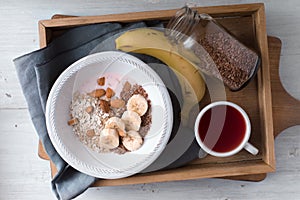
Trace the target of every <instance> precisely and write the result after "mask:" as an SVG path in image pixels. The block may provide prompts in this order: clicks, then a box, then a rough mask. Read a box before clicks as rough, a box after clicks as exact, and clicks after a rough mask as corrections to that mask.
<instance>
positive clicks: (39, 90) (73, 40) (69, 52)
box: [14, 21, 199, 200]
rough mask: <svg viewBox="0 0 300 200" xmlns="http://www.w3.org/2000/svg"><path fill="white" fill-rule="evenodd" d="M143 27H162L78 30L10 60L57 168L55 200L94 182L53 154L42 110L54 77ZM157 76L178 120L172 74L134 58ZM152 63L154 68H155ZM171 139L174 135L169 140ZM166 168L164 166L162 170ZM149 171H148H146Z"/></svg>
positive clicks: (191, 153) (190, 154)
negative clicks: (126, 33)
mask: <svg viewBox="0 0 300 200" xmlns="http://www.w3.org/2000/svg"><path fill="white" fill-rule="evenodd" d="M146 26H151V27H152V26H158V27H159V26H162V24H161V23H160V22H157V21H149V22H146V23H145V22H138V23H129V24H119V23H102V24H94V25H87V26H81V27H77V28H73V29H70V30H69V31H67V32H66V33H65V34H63V35H61V36H60V37H58V38H57V39H55V40H54V41H52V42H51V43H50V44H49V45H48V46H47V47H46V48H43V49H40V50H37V51H35V52H32V53H29V54H26V55H24V56H21V57H18V58H16V59H15V60H14V64H15V66H16V71H17V74H18V78H19V81H20V84H21V87H22V90H23V93H24V96H25V99H26V101H27V104H28V110H29V113H30V116H31V119H32V122H33V124H34V127H35V129H36V132H37V133H38V136H39V138H40V140H41V141H42V143H43V146H44V148H45V151H46V152H47V154H48V156H49V158H50V159H51V161H52V162H53V163H54V164H55V166H56V168H57V171H58V172H57V174H56V175H55V177H54V178H53V180H52V182H51V183H52V189H53V191H54V193H55V195H56V197H57V199H62V200H66V199H72V198H74V197H76V196H78V195H79V194H81V193H82V192H84V191H85V190H86V189H87V188H88V187H89V186H90V185H92V184H93V183H94V182H95V181H96V178H95V177H91V176H89V175H86V174H84V173H81V172H79V171H77V170H75V169H74V168H72V167H71V166H69V165H68V164H67V163H66V162H65V161H64V160H63V159H62V158H61V157H60V156H59V154H58V153H57V152H56V150H55V149H54V147H53V145H52V143H51V141H50V138H49V136H48V133H47V129H46V123H45V106H46V101H47V97H48V94H49V92H50V90H51V87H52V85H53V84H54V82H55V80H56V79H57V77H58V76H59V75H60V74H61V73H62V72H63V71H64V70H65V69H66V68H67V67H68V66H69V65H70V64H72V63H73V62H75V61H76V60H78V59H80V58H82V57H84V56H86V55H88V54H90V53H93V52H98V51H104V50H113V49H114V46H112V42H111V41H114V38H115V37H116V36H118V35H119V34H120V33H122V32H124V31H126V30H129V29H134V28H140V27H146ZM135 56H137V57H139V58H140V59H141V60H143V61H144V62H146V63H151V65H150V66H151V67H152V68H153V69H154V70H155V71H156V72H157V73H158V74H159V75H160V76H161V78H162V79H163V81H164V83H165V84H166V86H167V87H168V90H169V93H170V96H171V100H172V103H173V104H176V103H177V104H176V105H178V106H175V107H174V108H175V109H174V111H173V112H174V113H173V114H174V116H179V113H180V105H181V103H182V101H183V97H182V94H181V91H180V90H179V89H178V88H180V85H178V84H179V83H178V81H177V80H176V78H174V77H176V76H175V75H174V73H172V72H171V70H169V69H168V68H167V67H165V68H163V67H161V66H159V65H160V62H159V61H158V60H156V59H154V58H152V57H149V56H143V55H139V54H136V55H135ZM155 63H156V64H155ZM179 123H180V119H179V117H178V118H175V120H174V125H173V131H172V134H176V132H177V130H175V129H176V127H177V128H178V124H179ZM171 138H174V135H173V136H171ZM198 150H199V148H198V146H197V145H196V143H195V141H194V142H193V143H192V145H191V146H190V147H189V148H188V149H187V151H186V152H183V155H182V156H181V157H180V159H178V162H177V161H175V162H172V164H171V163H170V164H171V165H170V166H169V167H168V168H170V167H172V168H173V167H178V166H181V165H183V164H185V163H186V162H189V161H190V160H192V159H195V158H196V157H197V154H198V153H197V151H198ZM164 167H167V166H164ZM148 171H151V170H148Z"/></svg>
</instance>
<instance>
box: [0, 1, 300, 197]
mask: <svg viewBox="0 0 300 200" xmlns="http://www.w3.org/2000/svg"><path fill="white" fill-rule="evenodd" d="M185 2H186V1H183V0H179V1H171V0H165V1H160V0H143V1H140V0H139V1H137V0H132V1H120V2H118V3H117V4H116V3H115V2H114V1H110V0H103V1H96V0H91V1H88V2H86V1H80V0H72V1H71V0H65V1H38V0H28V1H24V2H23V1H18V2H17V1H10V0H3V1H1V3H0V5H1V6H0V12H1V14H2V16H5V17H2V18H1V19H0V24H1V26H2V27H4V28H2V29H0V44H1V45H0V53H1V58H0V59H1V64H0V95H1V98H0V133H1V134H0V141H1V147H0V148H1V150H0V175H1V182H0V199H8V200H10V199H21V200H22V199H45V200H48V199H49V200H50V199H55V197H54V195H53V193H52V192H51V187H50V175H49V171H50V169H49V164H48V162H44V161H42V160H40V159H38V157H37V155H36V154H37V149H36V146H37V140H38V138H37V136H36V134H35V131H34V128H33V126H32V124H31V121H30V117H29V114H28V111H27V105H26V102H25V100H24V97H23V95H22V93H21V89H20V86H19V83H18V80H17V77H16V73H15V71H14V66H13V65H12V59H13V58H15V57H17V56H20V55H22V54H25V53H28V52H31V51H33V50H36V49H38V48H39V39H38V31H37V30H38V29H37V28H38V27H37V21H38V20H41V19H47V18H49V17H51V16H52V15H53V14H54V13H62V14H70V15H103V14H113V13H126V12H134V11H144V10H164V9H175V8H179V7H181V6H182V5H183V4H185ZM251 2H255V1H251V0H242V1H240V0H225V1H224V0H213V1H197V2H196V3H195V4H198V5H201V6H210V5H222V4H234V3H251ZM261 2H265V3H266V4H265V6H266V11H267V12H266V15H267V21H266V22H267V23H266V24H267V32H268V34H270V35H275V36H278V37H279V38H280V39H281V40H282V41H283V46H282V52H281V59H280V66H281V68H280V70H279V71H278V73H279V74H280V79H281V82H282V83H283V85H284V89H286V90H287V91H288V92H289V93H290V94H292V95H293V96H294V97H296V98H298V99H300V82H299V80H298V79H299V75H300V70H299V64H298V63H299V55H300V43H299V39H298V36H299V35H300V16H299V12H300V2H299V1H297V0H287V1H284V2H282V1H267V0H262V1H261ZM273 100H274V99H273ZM274 101H275V100H274ZM279 101H280V100H279ZM280 102H281V103H282V104H284V106H285V108H284V109H282V110H281V112H284V113H286V114H287V116H285V117H284V118H282V119H279V120H284V121H286V122H285V123H286V125H294V124H297V121H296V120H295V119H294V118H291V117H290V114H291V113H295V112H296V111H297V110H294V109H290V107H291V105H295V104H296V103H297V101H290V102H282V101H280ZM279 111H280V110H277V111H276V112H279ZM298 113H299V112H298ZM275 114H276V113H275ZM298 119H299V118H298ZM274 128H275V130H276V124H275V127H274ZM283 128H284V127H278V129H277V130H280V131H281V130H282V129H283ZM299 132H300V128H299V126H297V127H291V128H289V129H286V130H284V131H283V132H282V134H280V135H279V136H278V138H277V139H276V142H275V153H276V160H277V171H276V173H272V174H269V175H268V176H267V178H266V179H265V180H264V181H262V182H260V183H251V182H243V181H231V180H223V179H201V180H193V181H177V182H168V183H153V184H137V185H129V186H118V187H103V188H97V187H96V188H92V189H89V190H88V191H86V192H85V193H84V194H83V195H81V196H80V197H78V198H77V199H99V198H100V197H101V198H103V199H107V200H110V199H121V198H124V197H126V198H128V199H132V200H136V199H148V198H151V199H184V198H189V199H222V200H224V199H246V200H248V199H272V200H273V199H275V200H276V199H300V191H299V184H300V174H299V171H300V153H299V149H300V135H299Z"/></svg>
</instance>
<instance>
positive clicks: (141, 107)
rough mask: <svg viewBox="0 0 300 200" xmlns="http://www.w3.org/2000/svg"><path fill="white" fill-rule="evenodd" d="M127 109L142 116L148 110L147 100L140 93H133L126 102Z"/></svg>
mask: <svg viewBox="0 0 300 200" xmlns="http://www.w3.org/2000/svg"><path fill="white" fill-rule="evenodd" d="M126 107H127V110H130V111H134V112H136V113H137V114H139V115H140V116H143V115H144V114H145V113H146V112H147V110H148V102H147V100H146V99H145V98H144V97H143V96H142V95H140V94H135V95H133V96H132V97H130V99H129V100H128V102H127V105H126Z"/></svg>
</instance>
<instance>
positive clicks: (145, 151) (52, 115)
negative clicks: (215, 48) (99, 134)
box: [46, 51, 173, 179]
mask: <svg viewBox="0 0 300 200" xmlns="http://www.w3.org/2000/svg"><path fill="white" fill-rule="evenodd" d="M79 72H80V73H79ZM101 76H113V77H114V78H115V80H114V81H112V82H111V83H110V85H112V84H116V83H118V81H121V82H122V81H126V80H131V81H134V82H136V83H138V84H140V85H142V86H143V88H144V89H145V90H146V92H147V93H148V95H149V96H148V97H149V99H150V100H151V106H152V125H151V128H150V130H149V132H148V134H147V135H146V137H145V139H144V144H143V145H142V147H141V148H140V149H138V150H137V151H133V152H128V153H125V154H123V155H119V154H116V153H97V152H95V151H93V150H91V149H90V148H88V147H87V146H85V145H84V144H83V143H82V142H80V141H79V139H78V138H77V137H76V136H75V134H74V133H73V131H72V127H71V126H68V124H67V121H68V120H69V114H70V111H69V107H70V104H71V100H72V94H73V91H81V92H84V91H87V90H88V89H90V88H91V87H94V86H93V84H92V83H91V80H93V82H96V79H97V78H98V77H101ZM109 80H113V78H110V79H109ZM114 87H115V88H118V86H117V85H115V86H114ZM116 90H117V89H116ZM116 92H117V91H116ZM46 123H47V129H48V133H49V137H50V139H51V141H52V143H53V145H54V147H55V149H56V150H57V152H58V153H59V154H60V156H61V157H62V158H63V159H64V160H65V161H66V162H67V163H68V164H70V165H71V166H72V167H74V168H75V169H77V170H79V171H81V172H83V173H86V174H88V175H91V176H95V177H98V178H106V179H115V178H122V177H127V176H130V175H133V174H135V173H138V172H140V171H142V170H143V169H145V168H146V167H147V166H149V165H150V164H151V163H152V162H153V161H155V159H156V158H157V157H158V156H159V155H160V154H161V152H162V151H163V149H164V148H165V146H166V144H167V142H168V140H169V137H170V134H171V130H172V124H173V111H172V104H171V100H170V96H169V93H168V91H167V89H166V87H165V85H164V84H163V82H162V80H161V79H160V77H159V76H158V75H157V74H156V73H155V72H154V71H153V70H152V69H151V68H150V67H149V66H148V65H146V64H145V63H143V62H142V61H140V60H139V59H137V58H136V57H134V56H131V55H129V54H126V53H122V52H118V51H108V52H101V53H96V54H92V55H89V56H87V57H84V58H82V59H80V60H79V61H77V62H75V63H74V64H72V65H71V66H70V67H68V68H67V69H66V70H65V71H64V72H63V73H62V74H61V75H60V76H59V78H58V79H57V81H56V82H55V84H54V85H53V87H52V89H51V92H50V94H49V97H48V101H47V106H46Z"/></svg>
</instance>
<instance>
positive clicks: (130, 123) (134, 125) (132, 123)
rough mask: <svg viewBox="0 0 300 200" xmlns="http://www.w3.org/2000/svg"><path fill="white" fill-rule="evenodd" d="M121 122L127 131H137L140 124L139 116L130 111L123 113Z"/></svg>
mask: <svg viewBox="0 0 300 200" xmlns="http://www.w3.org/2000/svg"><path fill="white" fill-rule="evenodd" d="M122 120H123V122H124V123H125V128H126V130H127V131H130V130H134V131H138V130H139V129H140V126H141V123H142V120H141V117H140V116H139V114H137V113H136V112H133V111H130V110H127V111H125V112H124V113H123V115H122Z"/></svg>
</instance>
